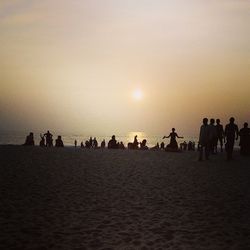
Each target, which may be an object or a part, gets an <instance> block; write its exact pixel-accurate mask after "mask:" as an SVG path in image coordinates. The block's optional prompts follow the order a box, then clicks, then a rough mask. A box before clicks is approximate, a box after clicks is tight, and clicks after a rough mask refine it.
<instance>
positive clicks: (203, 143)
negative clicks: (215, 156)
mask: <svg viewBox="0 0 250 250" xmlns="http://www.w3.org/2000/svg"><path fill="white" fill-rule="evenodd" d="M198 148H199V151H200V153H199V161H202V160H203V151H204V150H205V158H206V160H208V158H209V126H208V119H207V118H204V119H203V124H202V125H201V128H200V136H199V146H198Z"/></svg>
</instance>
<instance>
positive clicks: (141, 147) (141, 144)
mask: <svg viewBox="0 0 250 250" xmlns="http://www.w3.org/2000/svg"><path fill="white" fill-rule="evenodd" d="M146 143H147V140H146V139H144V140H142V142H141V143H140V149H141V150H147V149H148V146H146Z"/></svg>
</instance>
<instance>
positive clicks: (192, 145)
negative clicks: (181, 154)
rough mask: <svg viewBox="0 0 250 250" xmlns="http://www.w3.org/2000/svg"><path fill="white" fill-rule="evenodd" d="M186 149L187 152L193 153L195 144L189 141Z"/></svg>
mask: <svg viewBox="0 0 250 250" xmlns="http://www.w3.org/2000/svg"><path fill="white" fill-rule="evenodd" d="M187 149H188V151H195V142H194V141H189V142H188V144H187Z"/></svg>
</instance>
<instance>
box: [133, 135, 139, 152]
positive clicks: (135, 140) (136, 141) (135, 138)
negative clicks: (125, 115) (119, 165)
mask: <svg viewBox="0 0 250 250" xmlns="http://www.w3.org/2000/svg"><path fill="white" fill-rule="evenodd" d="M138 145H139V142H138V140H137V135H136V136H135V137H134V142H133V147H134V149H138Z"/></svg>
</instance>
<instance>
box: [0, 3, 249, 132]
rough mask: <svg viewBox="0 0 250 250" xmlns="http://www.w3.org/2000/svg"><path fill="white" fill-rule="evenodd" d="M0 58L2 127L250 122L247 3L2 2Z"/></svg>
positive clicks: (152, 127)
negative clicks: (139, 95) (137, 92)
mask: <svg viewBox="0 0 250 250" xmlns="http://www.w3.org/2000/svg"><path fill="white" fill-rule="evenodd" d="M0 56H1V61H0V87H1V91H0V129H1V130H6V129H14V130H24V129H25V130H27V131H31V130H33V131H35V130H41V129H43V130H47V129H51V130H59V131H65V132H66V131H68V132H75V133H91V134H92V135H94V134H104V133H106V134H109V133H124V132H128V131H145V132H150V133H156V134H165V133H166V132H168V130H169V129H170V128H171V127H173V126H174V127H176V129H177V130H178V131H179V132H180V134H184V135H187V134H193V133H196V131H197V129H198V128H199V126H200V122H201V119H202V118H203V117H204V116H208V117H209V118H210V117H214V118H218V117H220V118H221V120H222V121H223V123H225V122H226V121H227V120H228V118H229V117H230V116H235V117H236V119H237V122H238V123H239V126H241V125H242V123H243V122H244V121H248V122H250V98H249V94H250V1H247V0H210V1H207V0H199V1H198V0H189V1H186V0H172V1H168V0H136V1H135V0H72V1H69V0H67V1H66V0H43V1H40V0H39V1H35V0H33V1H32V0H11V1H9V0H1V1H0ZM136 89H140V90H141V92H142V98H141V99H140V100H137V99H136V98H134V97H133V94H132V93H133V91H135V90H136Z"/></svg>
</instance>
